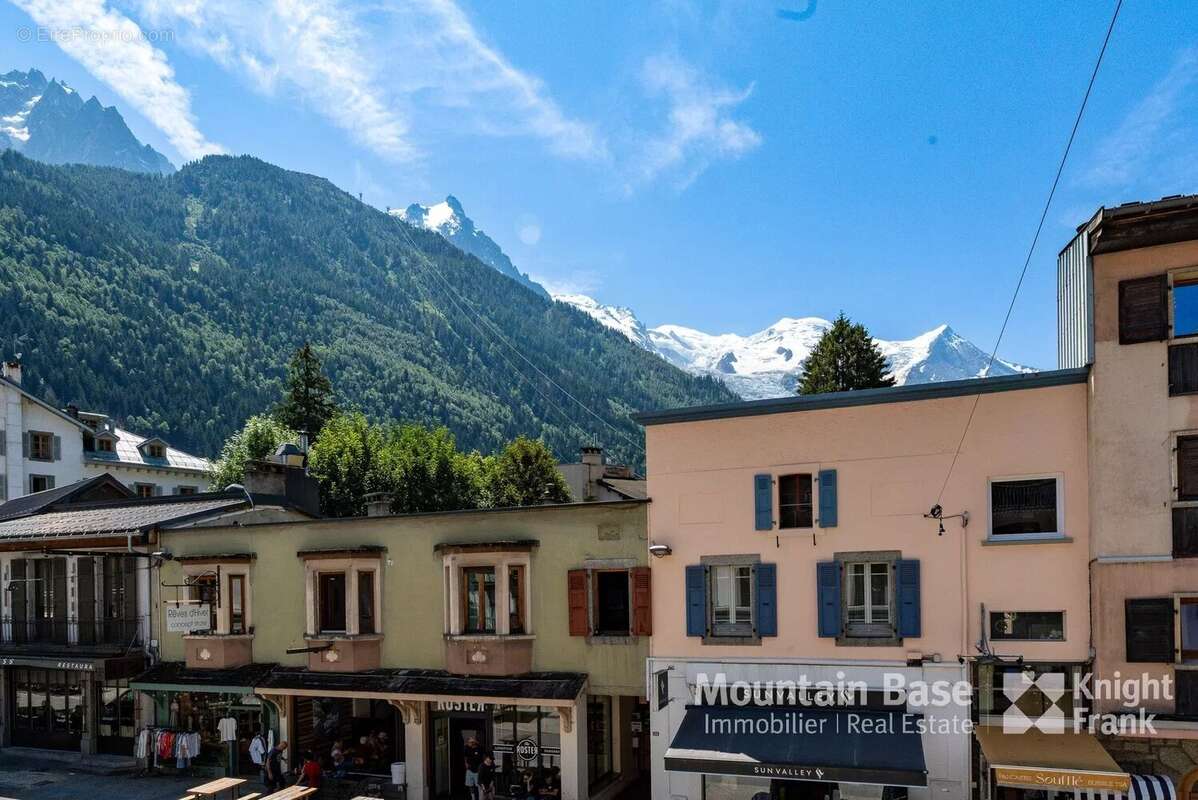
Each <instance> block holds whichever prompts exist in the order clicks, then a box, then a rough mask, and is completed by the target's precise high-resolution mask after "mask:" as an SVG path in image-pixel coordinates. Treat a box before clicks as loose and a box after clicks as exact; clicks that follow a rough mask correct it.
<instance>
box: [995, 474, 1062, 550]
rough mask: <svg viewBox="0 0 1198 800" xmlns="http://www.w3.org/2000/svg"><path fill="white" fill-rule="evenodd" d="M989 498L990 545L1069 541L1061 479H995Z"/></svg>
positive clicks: (1033, 476)
mask: <svg viewBox="0 0 1198 800" xmlns="http://www.w3.org/2000/svg"><path fill="white" fill-rule="evenodd" d="M989 495H990V506H989V509H988V510H989V524H990V528H989V537H988V542H1017V541H1054V540H1064V539H1066V537H1065V534H1064V531H1063V525H1062V521H1063V517H1064V481H1063V480H1062V478H1061V476H1059V475H1028V476H1018V477H1002V478H991V479H990V491H989Z"/></svg>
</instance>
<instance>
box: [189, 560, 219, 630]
mask: <svg viewBox="0 0 1198 800" xmlns="http://www.w3.org/2000/svg"><path fill="white" fill-rule="evenodd" d="M219 595H220V589H219V587H218V586H217V583H216V573H215V572H206V573H204V574H202V575H196V576H194V577H193V578H192V579H191V599H192V601H194V602H196V603H199V604H201V605H205V606H208V620H209V628H208V630H209V631H212V632H215V631H216V624H217V623H216V610H217V605H218V603H219V599H220V597H219Z"/></svg>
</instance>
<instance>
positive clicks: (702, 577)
mask: <svg viewBox="0 0 1198 800" xmlns="http://www.w3.org/2000/svg"><path fill="white" fill-rule="evenodd" d="M686 635H687V636H706V635H707V570H706V569H705V568H704V567H702V566H700V565H698V564H695V565H692V566H689V567H687V568H686Z"/></svg>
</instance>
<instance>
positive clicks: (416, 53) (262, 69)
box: [128, 0, 605, 162]
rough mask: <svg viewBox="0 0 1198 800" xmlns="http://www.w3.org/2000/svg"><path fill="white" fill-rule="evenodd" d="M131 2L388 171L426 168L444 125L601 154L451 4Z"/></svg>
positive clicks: (383, 0) (592, 137) (581, 127)
mask: <svg viewBox="0 0 1198 800" xmlns="http://www.w3.org/2000/svg"><path fill="white" fill-rule="evenodd" d="M128 2H132V3H135V4H136V7H137V8H138V9H139V11H140V13H141V14H142V15H143V17H144V18H145V19H146V20H148V21H151V22H152V24H171V25H177V26H179V27H180V28H181V29H182V33H183V37H182V40H183V41H184V42H185V43H186V44H189V45H191V46H193V47H196V48H198V49H200V50H202V51H203V52H205V53H207V54H208V55H209V56H211V57H212V58H214V59H215V60H216V61H217V62H218V63H220V64H221V65H222V66H224V67H225V68H227V69H228V70H230V71H231V72H234V73H236V74H238V75H240V76H242V77H243V78H245V79H246V80H247V81H248V82H249V83H250V85H251V86H253V87H254V88H255V89H256V90H257V91H259V92H262V93H265V94H269V95H274V94H277V93H279V92H281V91H291V92H294V93H295V94H296V95H297V96H299V97H300V98H302V99H303V100H304V101H305V102H306V103H307V104H308V106H309V107H311V108H312V109H314V110H315V111H317V112H318V113H321V114H323V115H324V116H325V117H326V118H327V119H328V120H329V121H330V122H332V123H333V124H334V125H337V126H338V127H340V128H342V129H344V130H345V131H346V132H347V133H349V135H350V136H351V137H352V138H354V139H355V140H356V141H358V142H359V143H360V144H362V145H363V146H365V147H367V148H369V149H370V150H372V151H373V152H374V153H376V154H377V155H379V156H381V157H383V158H386V159H388V160H391V161H395V162H405V161H411V160H413V159H415V158H418V157H419V155H420V153H421V151H422V145H423V146H427V145H428V144H429V140H430V138H431V136H432V135H433V134H432V132H433V131H435V130H436V128H437V125H438V124H440V125H442V126H444V127H445V129H446V130H451V131H452V130H462V129H465V130H473V131H475V132H481V133H484V134H489V135H500V136H508V135H531V136H533V137H537V138H539V139H542V140H544V141H545V142H547V143H548V145H549V146H550V147H551V148H552V149H553V150H554V151H555V152H558V153H560V154H562V155H565V156H571V157H581V158H595V157H602V156H603V155H604V154H605V147H604V144H603V142H602V140H601V139H600V137H599V136H598V135H597V134H596V133H595V131H594V130H593V129H592V128H591V127H590V126H588V125H586V124H584V123H582V122H579V121H577V120H574V119H571V118H570V117H568V116H566V114H564V113H563V112H562V111H561V109H560V108H559V107H558V106H557V104H556V103H555V102H554V101H553V99H552V98H551V97H550V96H549V93H548V91H547V90H546V89H545V87H544V86H543V84H542V83H541V82H540V81H539V80H538V79H536V78H535V77H533V76H531V75H529V74H527V73H525V72H523V71H521V70H520V69H517V68H516V67H515V66H513V65H512V64H511V63H510V62H509V61H508V60H507V59H505V58H504V57H503V55H502V54H501V53H500V52H499V51H498V50H496V49H495V48H494V47H492V46H491V45H489V44H487V43H486V42H485V41H484V40H483V38H482V37H481V36H480V35H479V33H478V31H477V30H476V29H475V28H474V26H473V25H472V24H471V23H470V20H469V19H468V18H467V16H466V15H465V13H463V11H462V10H461V9H460V8H459V7H458V6H457V5H456V4H455V3H454V2H452V0H424V1H423V2H416V0H377V2H373V3H369V4H366V5H353V6H351V5H350V4H349V3H346V2H343V0H266V1H265V2H261V3H245V2H243V1H242V0H182V2H172V1H171V0H128ZM415 127H419V129H420V130H421V132H422V135H421V136H416V135H414V133H413V129H414V128H415Z"/></svg>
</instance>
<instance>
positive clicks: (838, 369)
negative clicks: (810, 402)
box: [799, 311, 894, 394]
mask: <svg viewBox="0 0 1198 800" xmlns="http://www.w3.org/2000/svg"><path fill="white" fill-rule="evenodd" d="M889 372H890V368H889V366H888V365H887V363H886V356H884V355H882V351H881V350H880V349H879V348H878V346H877V345H876V344H875V343H874V340H873V337H871V336H870V335H869V331H867V330H866V329H865V326H864V325H862V324H860V323H854V322H851V321H849V318H848V317H846V316H845V315H844V312H843V311H842V312H841V313H840V314H839V315H838V316H837V317H836V321H835V322H833V323H832V327H831V328H829V329H828V330H826V331H825V332H824V335H823V336H821V337H820V340H819V343H818V344H816V346H815V348H814V349H813V350H812V351H811V355H810V356H808V357H807V361H806V363H805V364H804V365H803V379H802V380H801V381H800V382H799V394H823V393H824V392H847V391H852V390H855V389H879V388H883V387H886V386H894V377H893V376H891V375H890V374H889Z"/></svg>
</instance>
